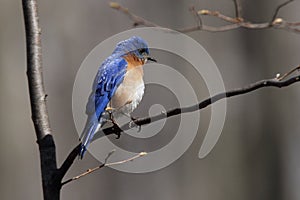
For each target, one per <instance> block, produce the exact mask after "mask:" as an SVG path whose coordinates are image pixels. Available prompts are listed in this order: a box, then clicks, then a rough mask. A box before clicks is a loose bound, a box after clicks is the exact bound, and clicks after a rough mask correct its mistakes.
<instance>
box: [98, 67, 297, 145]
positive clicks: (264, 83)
mask: <svg viewBox="0 0 300 200" xmlns="http://www.w3.org/2000/svg"><path fill="white" fill-rule="evenodd" d="M298 70H300V66H297V67H295V68H293V69H292V70H290V71H289V72H287V73H285V74H284V75H282V76H281V75H280V74H277V75H276V77H275V78H272V79H265V80H260V81H258V82H255V83H252V84H250V85H248V86H245V87H242V88H237V89H233V90H229V91H226V92H223V93H219V94H216V95H214V96H212V97H210V98H207V99H205V100H203V101H201V102H199V103H197V104H195V105H192V106H188V107H183V108H175V109H172V110H169V111H167V112H163V113H161V114H158V115H155V116H152V117H145V118H140V119H136V120H133V121H131V122H128V123H126V124H124V125H123V126H121V127H120V128H119V129H121V130H122V131H126V130H129V129H132V128H133V127H134V126H133V125H134V124H135V125H136V126H142V125H146V124H150V123H153V122H156V121H159V120H162V119H166V118H169V117H173V116H176V115H180V114H184V113H191V112H195V111H198V110H201V109H203V108H206V107H207V106H209V105H211V104H213V103H215V102H217V101H219V100H222V99H225V98H229V97H233V96H238V95H242V94H246V93H250V92H252V91H255V90H258V89H260V88H264V87H277V88H282V87H287V86H289V85H292V84H294V83H296V82H299V81H300V74H298V75H296V76H293V77H291V78H289V79H286V78H287V77H288V76H290V75H291V74H292V73H294V72H295V71H298ZM116 130H118V129H116V127H114V126H112V127H108V128H105V129H103V130H102V131H103V132H104V133H105V135H110V134H116V135H120V132H119V131H116ZM99 137H101V136H100V134H96V135H95V138H94V140H96V139H98V138H99Z"/></svg>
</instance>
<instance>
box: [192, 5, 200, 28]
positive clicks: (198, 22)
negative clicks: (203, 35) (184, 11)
mask: <svg viewBox="0 0 300 200" xmlns="http://www.w3.org/2000/svg"><path fill="white" fill-rule="evenodd" d="M190 12H191V13H192V15H193V16H194V17H195V19H196V22H197V25H198V27H199V29H201V28H202V19H201V16H200V15H199V14H198V12H197V11H196V10H195V7H194V6H191V7H190Z"/></svg>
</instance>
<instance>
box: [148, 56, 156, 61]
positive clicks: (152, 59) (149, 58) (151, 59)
mask: <svg viewBox="0 0 300 200" xmlns="http://www.w3.org/2000/svg"><path fill="white" fill-rule="evenodd" d="M147 60H150V61H152V62H157V60H155V59H154V58H151V57H147Z"/></svg>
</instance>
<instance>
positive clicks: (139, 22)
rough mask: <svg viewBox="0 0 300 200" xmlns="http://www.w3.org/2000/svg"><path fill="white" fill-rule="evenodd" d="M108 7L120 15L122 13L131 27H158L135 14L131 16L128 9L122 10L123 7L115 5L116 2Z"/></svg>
mask: <svg viewBox="0 0 300 200" xmlns="http://www.w3.org/2000/svg"><path fill="white" fill-rule="evenodd" d="M109 6H110V7H111V8H113V9H115V10H118V11H120V12H122V13H124V14H125V15H127V16H128V17H129V18H130V19H131V20H132V21H133V22H134V23H133V26H140V25H144V26H156V27H159V25H157V24H155V23H153V22H150V21H148V20H146V19H144V18H142V17H140V16H137V15H135V14H132V13H131V12H129V10H128V8H124V7H123V6H121V5H120V4H118V3H116V2H110V3H109Z"/></svg>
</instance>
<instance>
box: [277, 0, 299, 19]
mask: <svg viewBox="0 0 300 200" xmlns="http://www.w3.org/2000/svg"><path fill="white" fill-rule="evenodd" d="M293 1H294V0H288V1H286V2H284V3H282V4H280V5H279V6H277V8H276V10H275V13H274V15H273V17H272V20H271V23H272V22H273V21H274V20H275V19H276V18H277V15H278V13H279V11H280V9H281V8H283V7H284V6H286V5H288V4H289V3H291V2H293Z"/></svg>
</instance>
